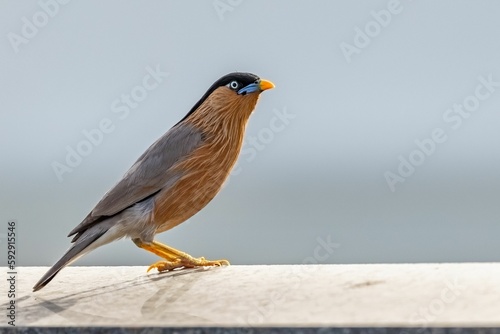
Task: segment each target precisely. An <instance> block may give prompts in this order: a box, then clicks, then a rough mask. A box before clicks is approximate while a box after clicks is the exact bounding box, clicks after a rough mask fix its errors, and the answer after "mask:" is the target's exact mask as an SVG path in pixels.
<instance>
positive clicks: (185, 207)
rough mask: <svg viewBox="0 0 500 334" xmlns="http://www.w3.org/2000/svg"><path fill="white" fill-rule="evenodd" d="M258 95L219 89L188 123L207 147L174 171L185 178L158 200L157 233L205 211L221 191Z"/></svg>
mask: <svg viewBox="0 0 500 334" xmlns="http://www.w3.org/2000/svg"><path fill="white" fill-rule="evenodd" d="M258 97H259V96H258V94H248V95H244V96H242V95H237V94H235V93H234V92H233V91H231V90H230V89H229V88H227V87H219V88H217V89H216V90H215V91H214V92H213V93H212V94H211V95H210V96H209V97H208V98H207V99H206V100H205V101H204V102H203V103H202V104H201V105H200V107H199V108H198V110H197V111H196V112H194V113H193V114H192V115H190V116H189V117H188V118H187V119H186V121H185V122H188V123H190V124H191V125H193V126H194V127H196V128H198V129H200V130H201V132H202V133H203V135H204V139H205V140H204V143H203V145H201V146H200V147H198V148H197V149H196V150H194V151H193V153H192V154H190V156H189V157H187V158H186V159H184V160H183V161H181V162H179V163H178V164H176V165H175V166H173V167H172V169H173V170H182V171H183V177H182V178H180V179H179V180H178V181H177V183H176V184H175V185H174V186H173V187H171V188H169V189H165V191H160V193H159V194H158V195H157V196H156V199H155V210H154V212H153V221H154V222H155V224H157V225H158V229H157V233H160V232H163V231H166V230H168V229H171V228H172V227H174V226H177V225H178V224H180V223H182V222H183V221H185V220H186V219H188V218H190V217H191V216H193V215H194V214H196V213H197V212H198V211H200V210H201V209H202V208H203V207H205V206H206V205H207V204H208V203H209V202H210V201H211V200H212V199H213V198H214V197H215V195H217V193H218V192H219V190H220V189H221V187H222V185H223V184H224V181H225V180H226V178H227V177H228V175H229V173H230V171H231V169H232V168H233V166H234V164H235V163H236V160H237V159H238V155H239V153H240V150H241V147H242V145H243V137H244V134H245V128H246V125H247V122H248V119H249V117H250V115H251V113H252V111H253V110H254V108H255V105H256V103H257V100H258Z"/></svg>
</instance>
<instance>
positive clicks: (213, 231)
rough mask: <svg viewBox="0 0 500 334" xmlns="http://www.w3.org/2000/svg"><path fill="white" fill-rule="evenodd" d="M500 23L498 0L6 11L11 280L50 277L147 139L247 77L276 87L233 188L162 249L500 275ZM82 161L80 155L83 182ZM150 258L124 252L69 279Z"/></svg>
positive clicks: (1, 94)
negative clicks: (476, 267)
mask: <svg viewBox="0 0 500 334" xmlns="http://www.w3.org/2000/svg"><path fill="white" fill-rule="evenodd" d="M61 2H63V1H62V0H61ZM499 11H500V3H499V2H495V1H493V0H490V1H480V2H478V1H472V0H471V1H451V0H447V1H438V2H437V1H430V0H427V1H407V0H402V1H400V2H397V1H394V0H391V1H368V0H366V1H347V0H345V1H327V0H324V1H314V2H310V1H286V2H284V1H269V0H265V1H264V0H262V1H257V0H254V1H237V0H232V1H230V0H216V1H212V0H208V1H197V2H193V1H160V0H157V1H118V0H113V1H105V2H102V1H97V0H91V1H71V2H69V3H67V4H64V3H59V2H56V1H55V0H41V1H39V2H37V1H22V2H20V1H13V0H10V1H2V2H1V3H0V36H1V38H0V59H1V62H0V78H1V79H0V88H1V89H0V101H1V108H2V109H1V118H0V136H1V139H2V145H1V146H0V157H1V160H0V161H1V167H0V168H1V173H0V222H1V225H0V226H1V227H0V228H1V230H0V243H1V244H0V247H2V248H5V247H6V245H5V233H6V232H7V221H8V220H9V219H15V220H17V232H18V244H17V247H18V264H20V265H51V264H53V263H54V262H55V261H56V260H57V259H58V258H59V257H60V256H61V255H62V254H63V252H64V251H65V250H66V249H67V247H68V246H69V239H67V238H66V235H67V233H68V232H69V231H70V230H71V229H72V228H73V227H74V226H76V225H77V224H78V223H80V222H81V220H82V219H83V218H84V217H85V216H86V215H87V213H88V212H89V211H90V210H91V209H92V208H93V207H94V205H95V204H96V203H97V202H98V201H99V199H100V198H101V197H102V196H103V195H104V193H105V192H106V191H107V190H108V189H109V188H110V187H112V186H113V185H114V184H115V183H116V182H117V181H118V180H119V179H120V178H121V176H122V175H123V174H124V173H125V172H126V170H127V169H128V168H129V167H130V166H131V165H132V163H133V162H134V161H135V160H136V159H137V157H138V156H139V155H140V154H141V153H142V152H143V151H144V150H145V149H146V148H147V147H148V146H149V145H150V144H151V143H153V142H154V141H155V140H156V139H157V138H158V137H159V136H161V135H162V134H163V133H164V132H166V131H167V130H168V129H169V128H170V127H171V126H172V125H174V124H175V123H176V122H177V121H178V120H179V119H181V118H182V117H183V116H184V115H185V114H186V113H187V112H188V111H189V109H190V108H191V107H192V105H193V104H194V103H195V102H196V101H197V100H198V99H199V98H200V97H201V96H202V95H203V93H204V92H205V91H206V89H207V88H208V87H209V86H210V85H211V84H212V83H213V82H214V81H215V80H216V79H218V78H219V77H220V76H222V75H224V74H226V73H228V72H232V71H249V72H253V73H255V74H257V75H259V76H261V77H263V78H266V79H269V80H272V81H273V82H274V83H275V84H276V88H275V89H274V90H272V91H267V92H265V93H264V94H262V96H261V99H260V102H259V104H258V107H257V109H256V111H255V113H254V114H253V116H252V118H251V120H250V123H249V126H248V129H247V142H246V145H245V148H244V150H245V151H244V153H243V154H242V155H241V157H240V160H239V164H238V167H237V169H236V170H235V173H233V175H232V176H231V178H230V181H229V182H228V183H227V185H226V186H225V187H224V189H223V190H222V192H221V193H220V194H219V195H218V196H217V197H216V199H215V200H214V201H212V203H210V204H209V205H208V206H207V207H206V209H205V210H203V211H202V212H200V213H199V214H197V215H196V216H195V217H193V218H192V219H190V220H189V221H188V222H186V223H184V224H182V225H181V226H179V227H176V228H175V229H173V230H171V231H169V232H166V233H163V234H161V235H159V236H158V240H160V241H162V242H165V243H168V244H169V245H171V246H174V247H176V248H180V249H182V250H184V251H186V252H188V253H190V254H192V255H193V256H206V257H207V258H228V259H229V260H230V261H231V262H232V263H234V264H253V263H258V264H273V263H303V262H311V261H312V260H311V259H313V260H314V261H317V262H321V263H372V262H443V261H499V260H500V242H498V239H499V236H500V205H499V204H498V203H499V189H500V177H499V170H500V168H499V167H500V153H499V149H498V148H499V139H500V131H499V128H500V113H499V112H500V57H499V54H500V40H499V39H498V38H497V34H498V31H500V20H498V13H499ZM151 72H156V80H154V77H152V76H151V77H148V75H151V74H150V73H151ZM145 78H146V79H145ZM144 80H146V86H148V87H149V88H150V89H149V90H147V89H145V88H144V87H145V84H144ZM124 95H129V96H135V100H134V101H132V102H129V105H127V104H126V102H124V101H123V100H122V99H123V96H124ZM132 106H133V107H132ZM453 108H455V109H453ZM468 110H470V111H468ZM103 124H104V125H103ZM99 126H101V129H100V130H99V131H100V132H101V133H102V136H101V135H98V134H96V131H94V130H93V129H96V128H99ZM103 129H104V130H105V131H106V132H107V133H104V132H103ZM435 129H438V130H437V131H438V134H440V135H439V136H435V138H433V133H434V134H435V131H436V130H435ZM85 133H87V135H88V134H89V133H90V134H93V135H94V137H92V138H93V140H94V143H91V142H90V141H89V139H88V138H87V137H86V135H85ZM431 140H432V141H431ZM85 141H86V143H85ZM416 142H419V143H420V144H417V143H416ZM89 145H90V146H89ZM419 145H420V147H421V148H419ZM71 150H75V152H77V153H78V150H80V151H81V152H84V153H85V154H86V156H82V157H81V159H78V158H75V157H73V158H72V159H73V160H70V161H72V164H73V166H74V167H71V166H69V165H68V163H67V161H66V159H67V155H68V154H69V153H68V152H70V151H71ZM412 161H413V162H412ZM55 165H57V166H59V167H58V168H61V166H62V165H64V166H66V168H68V169H71V172H69V171H67V170H66V172H65V173H63V174H62V175H59V177H58V176H57V173H56V172H55V171H54V166H55ZM398 169H400V171H398ZM388 172H389V173H388ZM387 177H389V179H390V180H391V182H392V183H391V184H392V186H390V184H389V183H388V182H387V179H386V178H387ZM403 181H404V182H403ZM1 254H5V253H4V252H3V251H2V252H1ZM156 260H157V259H156V258H155V257H154V256H153V255H151V254H149V253H147V252H145V251H143V250H140V249H138V248H137V247H136V246H135V245H134V244H133V243H132V242H130V241H128V240H126V241H120V242H115V243H113V244H110V245H107V246H105V247H102V248H100V249H98V250H96V251H94V252H93V253H92V254H89V255H88V256H86V257H85V258H83V259H81V260H79V262H78V263H77V264H80V265H125V264H130V265H149V264H150V263H152V262H154V261H156ZM5 262H6V259H5V256H2V258H0V264H5Z"/></svg>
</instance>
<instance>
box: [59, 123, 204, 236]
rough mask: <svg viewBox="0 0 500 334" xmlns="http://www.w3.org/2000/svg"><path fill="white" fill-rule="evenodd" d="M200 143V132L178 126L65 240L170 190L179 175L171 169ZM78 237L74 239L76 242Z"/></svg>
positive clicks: (153, 147)
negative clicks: (152, 196)
mask: <svg viewBox="0 0 500 334" xmlns="http://www.w3.org/2000/svg"><path fill="white" fill-rule="evenodd" d="M202 142H203V134H202V132H201V131H200V130H199V129H197V128H195V127H194V126H191V125H189V124H186V123H181V124H177V125H176V126H174V127H173V128H171V129H170V130H169V131H168V132H167V133H165V134H164V135H163V136H162V137H160V139H158V140H157V141H156V142H155V143H154V144H153V145H151V146H150V147H149V148H148V149H147V150H146V152H144V153H143V154H142V155H141V156H140V157H139V159H137V161H136V162H135V163H134V165H133V166H132V167H131V168H130V169H129V170H128V171H127V173H126V174H125V175H124V176H123V178H122V179H121V180H120V181H119V182H118V183H117V184H116V185H115V186H114V187H113V188H111V190H110V191H108V192H107V193H106V194H105V195H104V197H103V198H102V199H101V200H100V201H99V203H97V205H96V206H95V208H94V209H93V210H92V211H91V212H90V213H89V214H88V216H87V217H86V218H85V219H84V220H83V221H82V222H81V223H80V224H79V225H78V226H77V227H75V228H74V229H73V230H72V231H71V232H70V233H69V235H68V236H72V235H73V234H76V233H79V232H82V231H84V230H86V229H87V228H89V227H90V226H91V225H93V224H95V223H98V222H99V221H101V220H102V219H104V218H106V217H109V216H113V215H115V214H116V213H118V212H120V211H122V210H124V209H126V208H128V207H130V206H132V205H134V204H135V203H137V202H139V201H141V200H143V199H145V198H147V197H149V196H151V195H153V194H155V193H157V192H158V191H160V190H161V189H163V188H164V187H168V186H172V185H173V184H174V183H175V181H176V180H177V179H179V178H180V177H181V176H182V174H181V172H179V171H176V172H173V171H171V170H170V168H171V167H172V166H173V165H174V164H176V163H177V162H179V161H181V160H182V159H184V158H185V157H187V156H188V155H189V154H190V153H192V152H193V151H194V150H195V149H196V148H197V147H199V146H200V145H201V144H202ZM77 238H78V235H77V236H76V237H75V238H74V239H73V240H76V239H77Z"/></svg>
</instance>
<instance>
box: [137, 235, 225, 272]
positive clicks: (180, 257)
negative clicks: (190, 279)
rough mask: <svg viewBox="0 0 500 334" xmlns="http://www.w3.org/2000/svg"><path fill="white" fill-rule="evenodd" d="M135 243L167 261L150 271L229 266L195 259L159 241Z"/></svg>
mask: <svg viewBox="0 0 500 334" xmlns="http://www.w3.org/2000/svg"><path fill="white" fill-rule="evenodd" d="M133 241H134V243H135V244H136V245H137V246H139V247H141V248H143V249H145V250H147V251H150V252H151V253H153V254H156V255H158V256H159V257H162V258H164V259H165V260H166V261H158V262H155V263H153V264H152V265H150V266H149V268H148V271H150V270H151V269H157V270H158V271H159V272H162V271H166V270H173V269H176V268H194V267H212V266H228V265H229V261H227V260H215V261H210V260H207V259H205V258H204V257H199V258H194V257H192V256H191V255H189V254H187V253H184V252H182V251H180V250H177V249H175V248H172V247H169V246H167V245H165V244H162V243H160V242H158V241H154V240H153V241H152V242H151V243H145V242H142V241H140V240H137V239H135V240H133Z"/></svg>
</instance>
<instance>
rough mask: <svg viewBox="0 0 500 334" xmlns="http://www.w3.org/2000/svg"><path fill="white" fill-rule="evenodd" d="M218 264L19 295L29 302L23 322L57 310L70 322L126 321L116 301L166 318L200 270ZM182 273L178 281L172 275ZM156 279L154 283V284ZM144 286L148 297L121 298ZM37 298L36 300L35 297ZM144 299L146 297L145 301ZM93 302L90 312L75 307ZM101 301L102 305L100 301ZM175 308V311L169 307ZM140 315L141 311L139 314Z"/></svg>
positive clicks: (150, 316) (144, 313) (187, 317)
mask: <svg viewBox="0 0 500 334" xmlns="http://www.w3.org/2000/svg"><path fill="white" fill-rule="evenodd" d="M217 269H219V268H216V267H213V268H212V267H207V268H203V267H201V268H189V269H179V270H174V271H168V272H163V273H158V274H153V275H141V276H138V277H135V278H132V279H128V280H124V281H120V282H118V283H110V284H106V285H101V286H97V287H95V288H91V289H87V290H83V291H77V292H75V293H70V294H66V295H63V296H58V297H55V298H50V294H48V295H46V296H44V295H43V294H41V293H37V294H35V295H33V294H31V295H28V296H24V297H22V298H19V299H18V302H20V303H23V304H24V303H28V305H26V306H22V305H21V306H22V314H23V322H25V323H26V324H27V325H28V324H32V323H36V322H38V321H40V320H42V319H44V318H46V317H48V316H52V315H53V314H57V315H58V316H60V317H63V318H64V319H65V320H67V321H68V322H69V323H74V324H81V323H89V324H119V323H121V322H123V315H121V316H120V314H116V315H114V314H113V312H112V310H113V307H114V306H116V304H115V302H119V303H120V304H123V303H130V305H131V307H132V306H134V307H136V306H137V303H141V302H142V306H141V307H140V317H141V318H143V319H157V318H159V317H161V318H164V317H165V316H166V315H169V316H171V317H172V316H175V317H176V318H177V317H178V315H179V314H178V312H175V308H173V307H171V306H172V304H173V303H174V302H175V301H177V300H178V299H180V298H181V297H182V296H183V295H184V294H185V293H186V292H187V291H189V290H190V289H191V288H192V287H193V285H194V284H195V283H196V282H197V281H198V280H199V279H200V278H201V274H204V275H206V274H208V272H211V271H213V270H217ZM181 276H182V277H183V279H182V280H176V281H175V283H174V282H172V281H171V280H170V279H171V278H175V277H181ZM152 283H154V284H152ZM140 286H142V287H143V291H141V294H142V295H145V296H147V295H149V296H150V297H149V298H147V299H145V300H144V299H140V300H137V299H127V298H120V296H121V295H125V294H126V291H127V290H129V289H131V288H133V287H140ZM33 299H34V301H33ZM143 300H144V301H143ZM84 303H90V304H91V305H92V306H93V307H92V308H91V309H89V312H85V311H82V308H81V307H80V308H74V306H75V305H77V304H84ZM99 303H101V305H97V304H99ZM169 309H172V311H169ZM102 310H108V311H106V312H103V314H98V312H100V311H101V312H102ZM138 316H139V315H138ZM182 317H183V319H185V320H193V321H195V322H197V323H200V322H201V323H207V324H209V323H212V321H211V320H209V319H205V318H201V317H199V316H196V315H190V314H185V313H184V314H182Z"/></svg>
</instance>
